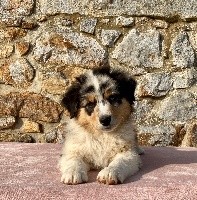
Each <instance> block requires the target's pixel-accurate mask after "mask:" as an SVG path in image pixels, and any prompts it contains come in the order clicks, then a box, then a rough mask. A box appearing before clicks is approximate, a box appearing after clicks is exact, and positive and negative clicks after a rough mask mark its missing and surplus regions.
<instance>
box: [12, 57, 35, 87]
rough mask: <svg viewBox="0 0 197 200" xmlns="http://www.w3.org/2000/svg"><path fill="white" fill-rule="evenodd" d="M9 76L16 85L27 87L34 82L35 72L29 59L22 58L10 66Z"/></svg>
mask: <svg viewBox="0 0 197 200" xmlns="http://www.w3.org/2000/svg"><path fill="white" fill-rule="evenodd" d="M9 74H10V76H11V79H12V80H13V81H14V82H15V83H16V84H19V85H26V84H28V83H30V82H32V80H33V78H34V75H35V71H34V68H33V67H32V66H31V64H30V63H29V61H28V60H27V59H25V58H21V59H18V60H16V61H15V62H14V63H12V64H10V65H9Z"/></svg>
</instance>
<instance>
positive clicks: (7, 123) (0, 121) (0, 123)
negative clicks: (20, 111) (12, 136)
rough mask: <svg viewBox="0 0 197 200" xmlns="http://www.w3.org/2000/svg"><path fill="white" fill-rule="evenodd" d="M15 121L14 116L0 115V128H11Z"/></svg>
mask: <svg viewBox="0 0 197 200" xmlns="http://www.w3.org/2000/svg"><path fill="white" fill-rule="evenodd" d="M15 122H16V119H15V117H12V116H9V117H0V130H2V129H5V128H11V127H12V126H13V125H14V124H15Z"/></svg>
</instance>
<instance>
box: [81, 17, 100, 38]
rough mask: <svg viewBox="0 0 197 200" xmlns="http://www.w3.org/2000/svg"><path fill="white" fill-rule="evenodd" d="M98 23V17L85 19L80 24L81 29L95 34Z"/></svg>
mask: <svg viewBox="0 0 197 200" xmlns="http://www.w3.org/2000/svg"><path fill="white" fill-rule="evenodd" d="M96 24H97V19H93V18H92V19H85V20H83V21H82V22H81V24H80V31H83V32H86V33H90V34H94V31H95V28H96Z"/></svg>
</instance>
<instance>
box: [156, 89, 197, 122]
mask: <svg viewBox="0 0 197 200" xmlns="http://www.w3.org/2000/svg"><path fill="white" fill-rule="evenodd" d="M157 116H158V117H159V118H160V119H163V120H166V121H178V122H183V123H184V122H185V121H187V120H191V119H192V118H196V117H197V106H196V100H195V98H194V95H193V94H192V93H190V92H186V91H175V92H173V93H172V94H171V95H170V96H169V97H168V98H166V99H164V100H163V101H162V103H161V105H160V109H159V110H158V111H157Z"/></svg>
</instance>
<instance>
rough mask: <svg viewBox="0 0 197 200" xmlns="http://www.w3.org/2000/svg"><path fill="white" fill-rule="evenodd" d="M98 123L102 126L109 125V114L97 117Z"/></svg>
mask: <svg viewBox="0 0 197 200" xmlns="http://www.w3.org/2000/svg"><path fill="white" fill-rule="evenodd" d="M99 121H100V123H101V124H102V125H103V126H109V125H110V122H111V116H110V115H103V116H101V117H100V118H99Z"/></svg>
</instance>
